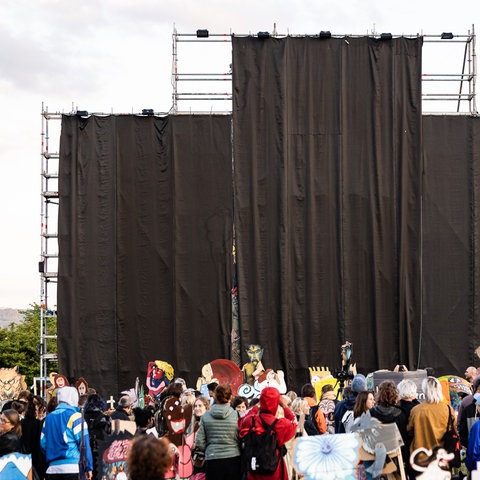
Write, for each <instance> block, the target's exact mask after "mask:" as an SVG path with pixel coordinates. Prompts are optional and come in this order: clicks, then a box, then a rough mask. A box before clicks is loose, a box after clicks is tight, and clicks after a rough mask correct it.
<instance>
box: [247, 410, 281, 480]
mask: <svg viewBox="0 0 480 480" xmlns="http://www.w3.org/2000/svg"><path fill="white" fill-rule="evenodd" d="M258 418H259V419H260V421H261V422H262V425H263V428H264V429H265V431H264V432H263V433H261V434H257V433H256V431H255V427H254V425H255V417H254V416H253V415H252V425H251V426H250V428H249V430H248V433H247V434H246V435H245V436H244V437H243V438H242V444H241V462H242V471H243V472H255V473H260V474H270V473H273V472H275V470H276V469H277V465H278V462H279V461H280V460H281V457H282V455H281V452H280V450H279V449H278V447H277V432H275V429H274V428H275V424H276V423H277V420H278V419H275V421H274V422H273V423H272V424H271V425H267V424H266V423H265V422H264V421H263V419H262V417H261V416H260V415H258Z"/></svg>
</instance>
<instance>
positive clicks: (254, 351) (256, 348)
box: [246, 345, 263, 365]
mask: <svg viewBox="0 0 480 480" xmlns="http://www.w3.org/2000/svg"><path fill="white" fill-rule="evenodd" d="M246 352H247V355H248V359H249V360H250V362H251V363H253V364H254V365H256V364H257V363H258V362H260V360H262V357H263V348H262V347H261V346H260V345H249V346H248V347H247V350H246Z"/></svg>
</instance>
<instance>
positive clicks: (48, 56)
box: [0, 0, 480, 308]
mask: <svg viewBox="0 0 480 480" xmlns="http://www.w3.org/2000/svg"><path fill="white" fill-rule="evenodd" d="M479 20H480V6H479V4H478V0H467V1H463V2H462V1H460V2H450V1H449V2H447V1H444V0H415V1H413V0H401V1H392V0H344V1H338V0H288V1H287V0H276V1H273V0H263V1H258V0H255V1H253V0H241V1H235V2H229V1H225V0H224V1H220V0H188V1H187V0H168V1H166V0H135V1H133V0H128V1H127V0H83V1H81V2H79V1H74V0H33V1H32V0H29V1H27V0H0V45H2V48H1V49H0V106H1V109H2V111H1V113H2V119H1V122H2V123H1V128H0V166H1V176H2V179H3V185H2V186H1V188H0V199H1V207H0V228H1V236H0V247H1V253H2V255H1V262H0V266H1V267H0V308H1V307H12V308H27V307H28V306H29V304H31V303H33V302H37V303H38V302H39V299H40V278H39V274H38V261H39V260H40V246H41V244H40V186H41V183H40V151H41V143H40V142H41V135H40V134H41V115H40V113H41V110H42V102H44V104H45V106H46V107H48V110H49V111H50V112H56V111H58V112H64V113H68V112H70V111H71V110H72V105H73V106H75V107H78V109H80V110H88V111H89V112H105V113H110V112H113V113H132V112H134V113H138V112H140V111H141V110H142V109H143V108H153V109H154V110H155V111H156V112H167V111H169V110H170V107H171V105H172V100H171V98H172V97H171V95H172V87H171V83H170V80H171V67H172V32H173V28H174V26H175V27H176V29H177V31H178V32H179V33H195V32H196V30H197V29H199V28H206V29H209V30H210V32H212V33H230V32H233V33H238V34H245V33H250V32H251V33H257V32H258V31H272V30H273V25H274V24H276V28H277V31H278V32H279V33H290V34H315V33H318V32H319V31H320V30H330V31H331V32H332V33H334V34H367V33H371V32H372V31H376V32H378V33H381V32H391V33H393V34H397V35H400V34H405V35H411V34H417V33H424V34H430V35H439V34H441V33H442V32H444V31H448V32H453V33H454V34H457V35H466V34H467V33H468V31H469V30H471V28H472V24H478V25H480V21H479ZM181 47H182V49H184V48H186V50H182V51H181V55H180V52H179V62H180V65H179V66H180V67H181V66H182V61H183V62H184V64H183V67H185V69H186V70H188V65H187V60H188V55H189V53H188V47H184V46H181ZM192 48H193V47H192ZM462 50H463V47H462ZM215 55H217V54H216V53H215V54H213V55H208V54H206V55H205V56H204V57H202V55H201V54H200V55H199V54H196V55H195V56H196V57H197V58H201V60H202V62H205V64H207V63H208V61H211V60H212V58H214V57H215ZM462 57H463V54H461V55H459V56H457V58H456V59H454V60H453V64H451V65H450V64H446V61H445V58H444V57H443V56H442V54H434V55H433V56H432V57H431V58H430V59H429V60H428V61H429V62H433V65H434V66H435V65H439V72H443V73H452V72H451V71H446V70H452V71H454V72H458V73H460V71H461V63H462V60H463V58H462ZM425 58H426V53H425V49H424V59H425ZM424 61H426V60H424ZM424 65H425V63H424ZM429 67H430V65H429ZM442 68H443V70H442ZM186 70H184V71H186ZM219 73H222V72H219ZM51 142H53V140H51ZM52 230H56V228H52V226H50V231H52ZM50 306H51V305H50Z"/></svg>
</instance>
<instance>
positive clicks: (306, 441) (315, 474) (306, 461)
mask: <svg viewBox="0 0 480 480" xmlns="http://www.w3.org/2000/svg"><path fill="white" fill-rule="evenodd" d="M359 447H360V437H359V435H358V434H354V433H344V434H338V435H315V436H311V437H300V438H298V441H297V444H296V446H295V451H294V455H293V465H294V467H295V469H296V470H297V471H298V472H299V473H301V474H303V475H305V477H306V478H308V479H309V480H331V479H333V478H336V479H345V480H346V479H354V478H357V475H356V471H357V464H358V462H359Z"/></svg>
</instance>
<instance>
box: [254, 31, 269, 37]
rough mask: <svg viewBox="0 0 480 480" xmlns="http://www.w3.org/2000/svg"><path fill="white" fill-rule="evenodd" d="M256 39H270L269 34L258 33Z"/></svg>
mask: <svg viewBox="0 0 480 480" xmlns="http://www.w3.org/2000/svg"><path fill="white" fill-rule="evenodd" d="M257 37H258V38H270V32H258V33H257Z"/></svg>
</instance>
